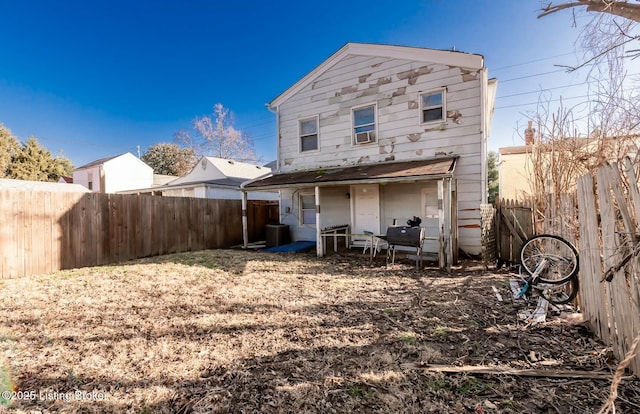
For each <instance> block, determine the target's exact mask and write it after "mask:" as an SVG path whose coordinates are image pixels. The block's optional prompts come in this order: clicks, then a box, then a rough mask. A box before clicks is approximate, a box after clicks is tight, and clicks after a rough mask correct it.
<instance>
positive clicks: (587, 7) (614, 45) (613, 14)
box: [538, 0, 640, 71]
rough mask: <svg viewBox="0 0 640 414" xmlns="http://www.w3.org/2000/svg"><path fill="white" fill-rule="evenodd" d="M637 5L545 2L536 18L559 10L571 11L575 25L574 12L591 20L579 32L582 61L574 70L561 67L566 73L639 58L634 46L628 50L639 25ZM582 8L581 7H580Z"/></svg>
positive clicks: (609, 0) (606, 0)
mask: <svg viewBox="0 0 640 414" xmlns="http://www.w3.org/2000/svg"><path fill="white" fill-rule="evenodd" d="M635 3H640V2H639V1H638V0H635V2H634V3H632V2H629V1H613V0H576V1H570V2H561V3H548V4H547V5H546V6H544V7H543V8H542V13H540V14H539V15H538V18H541V17H545V16H548V15H550V14H553V13H557V12H559V11H562V10H567V9H571V10H572V11H573V24H574V25H576V24H577V23H576V13H575V12H576V10H579V11H586V12H592V13H593V18H592V19H591V21H590V22H589V23H587V24H586V25H585V26H584V29H583V31H582V35H581V39H582V47H583V50H584V51H585V55H584V58H583V62H582V63H581V64H579V65H578V66H575V67H570V66H564V67H565V68H566V69H567V70H568V71H575V70H577V69H580V68H582V67H585V66H588V65H592V64H597V63H600V62H601V61H603V60H608V61H611V58H612V56H614V57H615V58H616V59H619V58H622V57H631V58H635V57H638V56H640V49H639V48H638V47H634V48H630V46H631V44H632V43H634V42H635V43H636V44H637V43H638V41H639V40H640V36H639V35H638V23H640V4H635ZM583 7H584V8H583Z"/></svg>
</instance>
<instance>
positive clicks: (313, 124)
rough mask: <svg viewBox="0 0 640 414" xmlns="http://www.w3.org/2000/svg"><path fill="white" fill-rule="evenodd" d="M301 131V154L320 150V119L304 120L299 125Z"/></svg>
mask: <svg viewBox="0 0 640 414" xmlns="http://www.w3.org/2000/svg"><path fill="white" fill-rule="evenodd" d="M298 130H299V131H300V152H306V151H316V150H317V149H318V118H317V117H316V118H310V119H302V120H300V122H299V124H298Z"/></svg>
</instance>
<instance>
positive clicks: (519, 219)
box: [494, 199, 535, 264]
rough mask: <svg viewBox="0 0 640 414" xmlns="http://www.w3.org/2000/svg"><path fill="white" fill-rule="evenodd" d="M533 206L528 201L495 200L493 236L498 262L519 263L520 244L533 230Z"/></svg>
mask: <svg viewBox="0 0 640 414" xmlns="http://www.w3.org/2000/svg"><path fill="white" fill-rule="evenodd" d="M532 212H533V207H532V204H531V202H529V201H515V200H505V199H502V200H496V207H495V219H494V220H495V222H494V225H495V229H496V230H495V233H496V234H495V238H496V248H497V255H496V256H497V260H498V264H502V263H519V262H520V259H519V257H518V254H519V253H520V248H521V247H522V244H523V243H524V242H525V241H526V240H527V238H529V237H531V236H532V235H533V234H535V232H534V224H533V213H532Z"/></svg>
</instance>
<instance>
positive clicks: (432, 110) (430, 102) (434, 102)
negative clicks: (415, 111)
mask: <svg viewBox="0 0 640 414" xmlns="http://www.w3.org/2000/svg"><path fill="white" fill-rule="evenodd" d="M444 120H445V96H444V89H438V90H435V91H430V92H427V93H423V94H421V95H420V122H421V123H423V124H426V123H429V122H438V121H440V122H442V121H444Z"/></svg>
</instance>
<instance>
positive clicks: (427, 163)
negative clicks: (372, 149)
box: [242, 156, 458, 190]
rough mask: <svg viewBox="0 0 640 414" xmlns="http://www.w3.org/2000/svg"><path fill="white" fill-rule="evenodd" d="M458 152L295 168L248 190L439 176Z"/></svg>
mask: <svg viewBox="0 0 640 414" xmlns="http://www.w3.org/2000/svg"><path fill="white" fill-rule="evenodd" d="M457 158H458V157H457V156H453V157H442V158H431V159H425V160H416V161H398V162H387V163H377V164H366V165H357V166H352V167H339V168H323V169H316V170H311V171H294V172H290V173H281V174H273V175H270V176H267V177H265V178H258V179H255V180H252V181H247V182H245V183H244V184H243V185H242V188H243V189H246V190H258V189H259V190H264V189H279V188H287V187H305V186H306V187H309V186H315V185H327V186H328V185H344V184H350V183H355V184H357V183H366V182H392V181H407V180H414V179H416V180H424V179H435V178H439V177H442V176H446V175H450V174H452V173H453V170H454V169H455V166H456V160H457Z"/></svg>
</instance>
